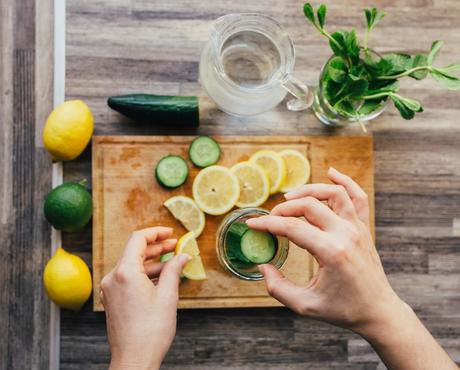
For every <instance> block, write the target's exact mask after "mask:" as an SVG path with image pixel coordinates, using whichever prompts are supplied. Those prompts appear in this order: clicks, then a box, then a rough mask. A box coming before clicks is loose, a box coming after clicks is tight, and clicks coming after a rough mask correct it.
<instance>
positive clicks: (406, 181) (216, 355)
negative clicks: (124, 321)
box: [61, 0, 460, 370]
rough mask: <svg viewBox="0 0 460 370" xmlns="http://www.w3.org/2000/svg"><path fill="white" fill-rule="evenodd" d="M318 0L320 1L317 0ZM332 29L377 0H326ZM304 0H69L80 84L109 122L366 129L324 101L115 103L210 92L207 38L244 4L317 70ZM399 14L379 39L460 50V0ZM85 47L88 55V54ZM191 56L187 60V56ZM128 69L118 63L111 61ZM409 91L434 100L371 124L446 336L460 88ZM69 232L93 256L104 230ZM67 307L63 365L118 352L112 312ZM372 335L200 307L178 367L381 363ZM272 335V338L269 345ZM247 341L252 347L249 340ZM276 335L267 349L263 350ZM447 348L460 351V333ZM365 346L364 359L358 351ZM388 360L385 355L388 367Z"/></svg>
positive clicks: (434, 1)
mask: <svg viewBox="0 0 460 370" xmlns="http://www.w3.org/2000/svg"><path fill="white" fill-rule="evenodd" d="M313 3H314V4H315V5H318V4H319V3H320V2H319V1H314V2H313ZM326 3H327V5H328V8H329V14H328V20H327V25H328V28H329V29H330V30H331V31H335V30H339V29H343V28H349V27H358V28H359V29H358V32H360V31H361V30H362V28H361V27H360V26H361V25H362V24H363V20H364V18H363V15H362V8H364V7H372V6H375V5H376V4H375V1H374V2H372V1H370V0H356V1H352V2H350V1H346V0H335V1H326ZM302 5H303V2H302V1H300V0H269V1H265V2H256V1H253V2H248V1H243V0H236V1H231V2H228V1H224V0H213V1H203V0H201V1H200V0H192V1H189V0H187V1H184V0H179V1H175V2H171V1H168V0H157V1H155V2H152V1H149V0H135V1H131V2H126V1H121V0H110V1H109V0H98V1H90V0H79V1H77V0H68V6H67V11H68V14H67V25H68V26H67V60H66V61H67V79H66V84H67V98H77V97H78V98H84V99H85V101H87V102H88V104H89V105H90V107H91V109H92V110H93V113H94V114H95V117H96V122H97V124H96V132H97V134H100V135H128V134H129V135H161V134H174V135H177V134H184V135H185V134H190V135H195V134H212V135H229V134H232V135H243V136H244V135H300V136H302V135H305V136H307V135H308V136H311V135H357V134H360V130H359V128H358V127H355V126H351V127H347V128H345V129H343V130H337V131H330V130H327V129H325V128H324V127H323V126H321V125H320V124H319V123H318V121H317V120H316V119H315V117H314V116H313V115H311V114H310V113H292V112H287V111H286V109H285V108H284V106H283V105H280V106H279V107H277V108H276V109H274V110H273V111H271V112H268V113H265V114H262V115H260V116H256V117H251V118H250V119H241V118H236V117H230V116H228V115H225V114H222V113H221V112H219V110H218V109H216V107H215V106H214V105H213V104H212V103H211V102H210V101H209V100H208V102H207V105H206V109H205V111H204V112H203V113H204V114H203V115H202V120H201V123H200V124H201V126H200V128H198V129H197V130H185V131H180V132H179V131H177V130H172V129H168V128H157V127H151V126H148V125H138V124H135V123H133V122H132V121H130V120H127V119H125V118H123V117H121V116H120V115H118V114H117V113H115V112H113V111H111V110H110V109H109V108H108V107H107V106H106V102H105V100H106V97H107V96H108V95H115V94H123V93H130V92H139V91H143V92H150V93H164V94H183V95H193V94H196V95H199V96H200V98H203V99H206V98H205V94H204V92H203V91H202V90H201V87H200V85H199V84H198V83H197V81H196V76H197V72H198V69H197V63H198V60H199V55H200V50H201V48H202V46H203V44H204V42H205V41H206V40H207V38H208V29H209V26H210V24H211V22H212V21H213V20H214V19H215V18H217V17H218V16H220V15H223V14H226V13H230V12H251V11H255V12H262V13H264V14H268V15H272V16H274V17H275V18H276V19H277V20H279V21H280V23H281V24H282V25H283V26H284V27H286V29H287V31H288V32H289V34H290V35H291V37H292V38H293V41H294V43H295V46H296V55H297V58H296V68H295V73H296V76H297V77H298V78H300V79H302V80H304V81H307V82H314V81H315V79H316V78H317V76H318V72H319V69H320V67H321V65H322V63H323V62H324V61H325V60H326V58H328V57H329V54H330V51H329V49H328V48H327V47H325V45H326V42H325V40H324V39H323V38H322V37H321V36H320V35H318V34H317V33H316V32H315V31H314V30H313V29H312V28H311V27H310V26H309V25H308V24H307V23H306V21H305V19H304V17H303V16H302V14H301V7H302ZM379 6H380V7H382V8H383V9H384V10H385V11H386V12H387V13H388V15H387V17H386V18H385V19H384V21H383V22H382V23H381V24H379V26H378V27H377V28H376V29H375V30H374V31H373V33H372V36H371V40H370V44H371V45H373V46H375V47H376V48H377V50H379V51H382V52H386V51H395V50H396V51H397V50H399V51H405V52H409V53H422V52H425V51H426V50H427V49H428V48H429V46H430V44H431V42H432V41H433V40H436V39H441V40H444V41H445V46H444V48H443V50H442V51H441V53H440V56H439V58H440V59H439V63H440V65H442V64H447V63H451V62H457V61H459V60H460V50H459V49H458V48H457V47H456V45H460V8H459V7H458V3H457V1H456V0H389V1H385V2H382V4H380V3H379ZM84 60H86V61H85V69H83V68H82V67H81V65H80V63H81V62H82V61H84ZM184 67H186V68H188V69H189V70H187V71H183V70H181V68H184ZM111 70H113V71H115V73H113V74H112V73H110V72H109V71H111ZM402 92H403V93H404V95H407V96H409V97H412V98H417V99H419V100H420V101H422V102H423V105H424V107H425V112H423V113H422V114H420V115H419V116H417V118H416V119H414V120H413V121H410V122H406V121H403V120H402V119H401V118H400V117H399V115H398V114H397V112H396V111H395V110H394V109H393V108H392V107H391V108H389V109H387V111H386V112H385V114H384V115H382V116H381V117H379V118H378V119H376V120H375V121H374V122H373V123H372V126H371V127H370V130H371V132H370V134H371V135H372V136H373V138H374V158H375V191H376V194H375V195H376V197H375V216H376V219H375V222H376V240H377V248H378V250H379V253H380V255H381V258H382V261H383V264H384V267H385V270H386V271H387V273H388V274H389V278H390V281H391V283H392V284H393V286H394V287H395V289H396V291H397V292H398V294H399V295H400V296H401V297H402V298H403V299H405V300H407V301H408V302H409V303H410V304H411V305H413V306H414V307H415V309H416V311H417V313H419V315H420V316H421V319H422V320H423V322H424V323H425V324H426V325H427V326H428V328H429V329H430V330H431V331H432V332H433V333H434V335H435V336H436V337H437V338H439V339H441V340H445V339H449V338H458V337H459V336H460V293H459V291H458V276H459V273H458V268H457V267H456V266H457V265H456V264H455V263H451V262H449V263H446V262H445V261H446V260H448V261H451V260H450V259H451V258H452V259H453V261H455V260H456V259H458V255H459V254H460V232H459V231H458V230H460V228H459V227H458V226H457V227H454V220H457V223H456V225H459V224H460V223H459V222H458V220H459V219H460V216H459V209H460V162H459V158H460V146H459V145H458V138H459V135H460V126H459V125H458V112H459V105H458V102H459V101H460V92H450V91H445V90H443V89H441V88H440V87H439V86H438V85H437V83H436V82H434V81H432V80H429V79H428V80H426V81H422V82H415V81H413V80H405V81H403V90H402ZM90 160H91V156H90V153H89V151H87V152H86V153H85V154H84V155H83V156H82V157H81V158H80V159H78V160H77V161H75V162H72V163H68V164H66V167H65V176H66V179H67V180H75V179H81V178H82V177H86V178H90V177H91V165H90ZM64 243H66V244H67V245H69V246H71V247H72V248H74V250H75V251H77V252H78V253H79V254H81V255H82V256H83V257H84V258H85V259H86V260H87V261H90V260H91V230H90V229H88V230H87V232H86V233H84V234H83V235H65V237H64ZM91 310H92V308H91V304H89V305H87V307H85V310H84V312H83V313H82V314H80V316H78V317H76V316H75V315H73V314H70V313H67V312H63V320H62V334H63V336H62V344H61V346H62V357H61V360H62V363H61V366H62V368H63V369H79V368H86V369H101V368H104V366H105V364H106V363H107V361H108V347H107V344H106V342H105V341H104V340H103V339H104V336H105V321H104V317H103V316H102V315H100V314H95V313H92V312H91ZM357 339H358V337H356V336H354V335H353V334H351V333H348V332H346V331H344V330H342V329H337V328H334V327H332V326H330V325H326V324H321V323H316V322H314V321H312V320H307V319H304V318H301V317H298V316H296V315H295V314H292V313H290V312H289V311H287V310H285V309H280V308H271V309H268V308H267V309H241V310H226V309H221V310H196V311H195V310H186V311H180V312H179V315H178V329H177V335H176V340H175V342H174V344H173V347H172V348H171V351H170V353H169V354H168V357H167V358H166V361H165V363H164V365H163V368H164V369H186V370H191V369H193V370H195V369H200V370H201V369H217V368H218V369H280V368H283V369H305V368H308V369H354V370H355V369H358V370H360V369H366V370H370V369H372V370H375V369H377V367H378V366H379V364H378V362H377V361H376V360H375V357H374V358H369V357H368V352H366V351H362V352H355V351H354V347H353V346H350V345H349V343H353V342H352V341H353V340H357ZM261 346H262V347H261ZM235 348H244V349H245V350H244V351H235ZM260 348H263V350H259V349H260ZM447 350H448V351H449V352H450V353H452V354H455V351H458V346H457V347H455V343H454V345H453V346H449V347H448V348H447ZM351 360H352V361H351ZM381 368H382V367H381V366H380V367H379V369H381Z"/></svg>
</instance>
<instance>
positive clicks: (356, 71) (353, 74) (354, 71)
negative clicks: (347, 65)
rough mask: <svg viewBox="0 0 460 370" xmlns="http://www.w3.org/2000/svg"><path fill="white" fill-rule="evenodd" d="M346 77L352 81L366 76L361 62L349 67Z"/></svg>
mask: <svg viewBox="0 0 460 370" xmlns="http://www.w3.org/2000/svg"><path fill="white" fill-rule="evenodd" d="M348 77H349V78H350V79H352V80H354V81H358V80H360V79H362V78H368V76H367V71H366V68H364V66H363V65H362V64H359V65H354V66H353V67H352V68H351V69H350V72H349V73H348Z"/></svg>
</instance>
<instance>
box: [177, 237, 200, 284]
mask: <svg viewBox="0 0 460 370" xmlns="http://www.w3.org/2000/svg"><path fill="white" fill-rule="evenodd" d="M174 253H175V254H176V255H177V254H181V253H183V254H188V255H189V256H191V257H192V259H191V260H190V261H189V262H187V263H186V265H185V266H184V269H183V270H182V275H183V276H184V277H186V278H187V279H190V280H203V279H206V272H205V270H204V266H203V262H202V261H201V257H200V249H199V248H198V243H197V242H196V239H195V233H194V232H193V231H189V232H188V233H187V234H185V235H183V236H182V237H181V238H180V239H179V240H178V241H177V244H176V250H175V252H174Z"/></svg>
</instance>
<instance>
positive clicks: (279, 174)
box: [249, 150, 286, 194]
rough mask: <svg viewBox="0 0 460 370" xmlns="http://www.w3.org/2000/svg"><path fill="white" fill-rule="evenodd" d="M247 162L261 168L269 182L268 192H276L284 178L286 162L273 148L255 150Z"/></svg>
mask: <svg viewBox="0 0 460 370" xmlns="http://www.w3.org/2000/svg"><path fill="white" fill-rule="evenodd" d="M249 162H251V163H254V164H257V165H258V166H260V168H262V170H263V171H264V172H265V174H266V175H267V177H268V181H269V183H270V194H275V193H277V192H278V191H279V190H280V188H281V185H282V184H283V182H284V180H285V178H286V164H285V163H284V161H283V158H281V156H280V155H279V154H278V153H277V152H275V151H273V150H259V151H258V152H255V153H254V154H253V155H252V156H251V158H250V159H249Z"/></svg>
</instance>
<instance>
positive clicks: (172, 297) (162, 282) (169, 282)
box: [158, 254, 191, 302]
mask: <svg viewBox="0 0 460 370" xmlns="http://www.w3.org/2000/svg"><path fill="white" fill-rule="evenodd" d="M190 259H191V257H190V256H189V255H188V254H179V255H177V256H174V258H172V259H171V260H169V261H168V262H167V263H166V264H165V266H164V267H163V270H162V271H161V274H160V278H159V280H158V294H159V295H161V296H162V297H163V300H165V301H170V302H171V301H174V302H177V300H178V299H179V292H178V288H179V282H180V273H181V272H182V269H183V268H184V266H185V264H186V263H187V262H188V261H190Z"/></svg>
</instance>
